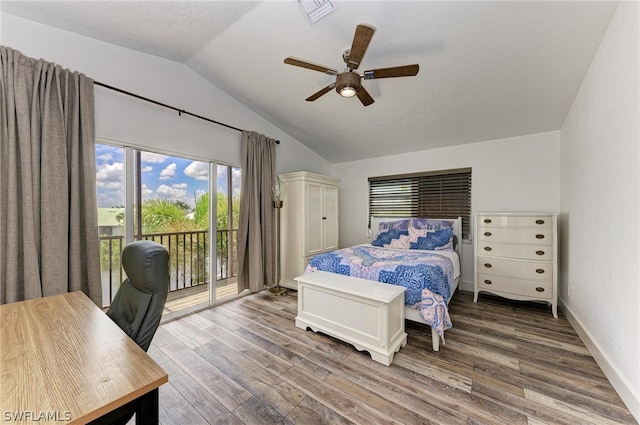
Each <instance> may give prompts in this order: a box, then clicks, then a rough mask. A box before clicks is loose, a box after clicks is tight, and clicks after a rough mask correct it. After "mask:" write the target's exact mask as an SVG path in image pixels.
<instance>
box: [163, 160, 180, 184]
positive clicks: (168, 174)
mask: <svg viewBox="0 0 640 425" xmlns="http://www.w3.org/2000/svg"><path fill="white" fill-rule="evenodd" d="M177 168H178V166H177V165H176V163H175V162H174V163H171V164H169V165H167V167H166V168H165V169H164V170H162V171H160V177H159V178H160V180H169V179H172V178H173V177H174V176H175V175H176V169H177Z"/></svg>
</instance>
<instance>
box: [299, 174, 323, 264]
mask: <svg viewBox="0 0 640 425" xmlns="http://www.w3.org/2000/svg"><path fill="white" fill-rule="evenodd" d="M306 191H307V197H306V203H307V204H306V205H305V207H306V210H307V211H306V214H305V219H306V223H305V226H304V227H305V233H306V238H305V239H306V241H305V246H304V253H303V257H308V256H310V255H315V254H319V253H321V252H323V251H324V224H323V223H324V221H325V220H324V219H323V218H324V217H325V216H324V208H323V207H324V185H322V184H318V183H307V184H306Z"/></svg>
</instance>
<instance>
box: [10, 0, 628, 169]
mask: <svg viewBox="0 0 640 425" xmlns="http://www.w3.org/2000/svg"><path fill="white" fill-rule="evenodd" d="M333 4H334V6H335V10H334V11H333V12H331V13H330V14H329V15H327V16H326V17H324V18H323V19H321V20H320V21H318V22H316V23H313V24H312V23H310V22H309V21H308V20H307V18H306V16H304V14H303V13H302V11H301V10H300V8H299V7H298V5H297V2H296V1H295V0H288V1H266V2H248V1H208V2H207V1H186V2H178V1H154V2H137V1H100V2H96V1H64V2H63V1H43V2H39V1H18V2H12V1H3V2H2V10H3V12H4V13H10V14H14V15H18V16H21V17H24V18H27V19H31V20H34V21H38V22H41V23H44V24H47V25H50V26H54V27H58V28H61V29H65V30H68V31H72V32H75V33H79V34H82V35H85V36H89V37H92V38H96V39H99V40H103V41H107V42H110V43H113V44H116V45H121V46H124V47H128V48H132V49H135V50H139V51H142V52H147V53H151V54H154V55H157V56H161V57H164V58H167V59H171V60H174V61H178V62H182V63H184V64H186V65H187V66H189V67H190V68H192V69H193V70H194V71H196V72H197V73H199V74H201V75H202V76H203V77H205V78H207V79H208V80H209V81H211V82H212V83H213V84H215V85H217V86H218V87H220V88H221V89H223V90H225V91H227V92H228V93H229V94H230V95H232V96H234V97H235V98H237V99H238V100H240V101H241V102H243V103H244V104H246V105H247V106H248V107H249V108H251V109H252V110H254V111H255V112H256V113H258V114H260V115H261V116H263V117H265V118H266V119H268V120H269V121H271V122H272V123H273V124H274V125H276V126H277V127H279V128H281V129H282V130H283V131H285V132H287V133H288V134H290V135H291V136H292V137H294V138H295V139H297V140H298V141H300V142H302V143H304V144H305V145H307V146H308V147H309V148H311V149H312V150H314V151H315V152H317V153H318V154H319V155H321V156H322V157H324V158H325V159H327V160H328V161H329V162H331V163H338V162H345V161H351V160H357V159H363V158H370V157H376V156H384V155H390V154H398V153H404V152H412V151H418V150H424V149H431V148H437V147H444V146H451V145H456V144H464V143H470V142H476V141H484V140H492V139H499V138H504V137H511V136H517V135H523V134H531V133H537V132H543V131H551V130H557V129H559V128H560V127H561V126H562V123H563V121H564V119H565V116H566V114H567V112H568V110H569V107H570V106H571V103H572V101H573V99H574V97H575V94H576V93H577V91H578V88H579V86H580V84H581V82H582V79H583V77H584V75H585V73H586V71H587V68H588V67H589V64H590V63H591V60H592V59H593V56H594V54H595V52H596V50H597V48H598V45H599V43H600V40H601V38H602V36H603V34H604V32H605V30H606V28H607V26H608V24H609V21H610V19H611V16H612V14H613V12H614V11H615V7H616V5H617V3H616V2H612V1H603V2H596V1H548V2H545V1H531V2H525V1H495V2H490V1H477V0H476V1H442V2H435V1H408V2H405V1H354V0H333ZM359 23H367V24H371V25H373V26H374V27H376V28H377V31H376V33H375V35H374V36H373V39H372V41H371V44H370V45H369V49H368V50H367V53H366V55H365V57H364V59H363V61H362V65H361V66H360V68H359V71H360V72H362V71H364V70H368V69H375V68H385V67H392V66H399V65H406V64H413V63H418V64H419V65H420V72H419V74H418V75H417V76H415V77H405V78H392V79H378V80H367V81H364V82H363V85H364V86H365V88H366V89H367V91H368V92H369V93H370V94H371V96H372V97H373V98H374V99H375V103H374V104H372V105H371V106H368V107H363V106H362V104H361V103H360V102H359V101H358V99H357V98H350V99H345V98H341V97H340V96H339V95H338V94H337V93H336V92H335V91H331V92H329V93H327V94H326V95H324V96H323V97H321V98H320V99H318V100H316V101H315V102H305V100H304V99H305V98H307V97H308V96H310V95H311V94H313V93H315V92H316V91H318V90H320V89H321V88H323V87H325V86H327V85H328V84H330V83H331V82H332V81H334V78H335V77H331V76H329V75H325V74H322V73H320V72H315V71H311V70H308V69H303V68H299V67H293V66H290V65H286V64H284V63H283V60H284V58H285V57H287V56H294V57H297V58H301V59H305V60H308V61H310V62H314V63H318V64H321V65H324V66H327V67H329V68H334V69H341V70H342V68H343V67H344V63H343V62H342V52H343V51H344V50H345V49H347V48H349V47H350V46H351V41H352V39H353V34H354V31H355V27H356V25H357V24H359ZM212 118H214V119H215V117H212Z"/></svg>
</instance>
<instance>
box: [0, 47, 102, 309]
mask: <svg viewBox="0 0 640 425" xmlns="http://www.w3.org/2000/svg"><path fill="white" fill-rule="evenodd" d="M95 173H96V171H95V125H94V103H93V81H92V80H91V79H89V78H87V77H85V76H84V75H82V74H79V73H77V72H71V71H69V70H66V69H62V68H61V67H60V66H58V65H55V64H52V63H48V62H45V61H43V60H35V59H30V58H27V57H25V56H23V55H22V54H20V52H18V51H15V50H12V49H10V48H7V47H3V46H0V303H2V304H4V303H8V302H14V301H20V300H25V299H31V298H38V297H42V296H49V295H55V294H60V293H64V292H70V291H78V290H80V291H83V292H84V293H86V294H87V295H88V296H89V297H90V298H91V299H92V300H93V301H94V302H95V303H96V304H97V305H99V306H102V290H101V283H100V258H99V254H100V252H99V251H100V248H99V241H98V225H97V209H96V184H95V178H96V176H95Z"/></svg>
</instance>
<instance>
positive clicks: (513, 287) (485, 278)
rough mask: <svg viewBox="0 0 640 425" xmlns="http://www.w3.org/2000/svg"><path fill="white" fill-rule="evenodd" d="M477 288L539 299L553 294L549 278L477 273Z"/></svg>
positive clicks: (550, 296)
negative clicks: (531, 278)
mask: <svg viewBox="0 0 640 425" xmlns="http://www.w3.org/2000/svg"><path fill="white" fill-rule="evenodd" d="M478 289H479V290H483V289H486V290H488V291H497V292H505V293H507V294H513V295H524V296H528V297H535V298H540V299H548V298H552V296H553V284H552V281H551V280H543V281H540V280H529V279H518V278H511V277H505V276H495V275H491V274H485V273H479V274H478Z"/></svg>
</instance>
